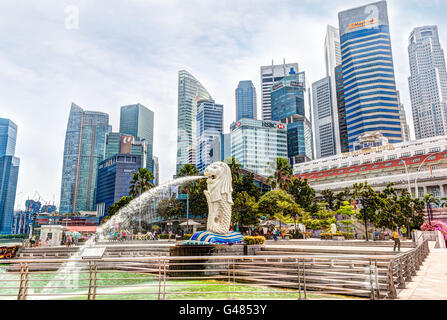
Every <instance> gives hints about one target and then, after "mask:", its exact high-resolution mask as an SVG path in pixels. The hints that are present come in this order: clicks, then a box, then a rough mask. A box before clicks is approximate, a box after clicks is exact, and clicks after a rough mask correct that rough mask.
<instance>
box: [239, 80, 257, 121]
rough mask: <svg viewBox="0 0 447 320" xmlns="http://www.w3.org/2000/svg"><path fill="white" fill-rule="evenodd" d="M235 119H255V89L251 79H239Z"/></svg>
mask: <svg viewBox="0 0 447 320" xmlns="http://www.w3.org/2000/svg"><path fill="white" fill-rule="evenodd" d="M235 93H236V121H238V120H240V119H244V118H245V119H256V89H255V86H254V85H253V82H251V80H247V81H240V82H239V85H238V86H237V88H236V90H235Z"/></svg>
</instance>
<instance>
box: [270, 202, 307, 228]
mask: <svg viewBox="0 0 447 320" xmlns="http://www.w3.org/2000/svg"><path fill="white" fill-rule="evenodd" d="M277 205H278V208H280V209H281V210H282V212H283V213H282V214H277V215H278V216H275V218H276V219H277V220H280V221H283V222H284V223H293V224H294V225H295V234H298V223H303V222H304V220H306V219H307V218H308V216H309V214H308V213H307V212H306V211H304V209H303V208H301V207H300V206H299V205H298V204H296V203H295V201H293V202H292V201H278V202H277ZM281 219H283V220H281Z"/></svg>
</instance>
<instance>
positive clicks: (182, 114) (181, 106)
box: [176, 70, 212, 172]
mask: <svg viewBox="0 0 447 320" xmlns="http://www.w3.org/2000/svg"><path fill="white" fill-rule="evenodd" d="M199 100H212V97H211V95H210V94H209V93H208V91H207V90H206V89H205V87H204V86H203V85H202V84H201V83H200V82H199V81H198V80H197V79H196V78H194V76H193V75H192V74H190V73H189V72H188V71H185V70H181V71H179V73H178V115H177V162H176V163H177V165H176V172H178V171H179V169H180V168H181V167H182V166H183V165H184V164H186V163H190V164H196V155H195V151H196V129H197V125H196V121H197V120H196V117H197V101H199Z"/></svg>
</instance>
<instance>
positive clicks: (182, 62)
mask: <svg viewBox="0 0 447 320" xmlns="http://www.w3.org/2000/svg"><path fill="white" fill-rule="evenodd" d="M263 3H264V4H266V3H268V2H263ZM367 3H368V2H365V1H352V2H349V1H345V2H336V3H335V4H330V3H328V6H327V8H325V10H324V15H323V18H322V17H321V16H318V19H315V20H318V21H313V22H312V21H310V20H312V19H310V18H306V19H305V20H304V21H302V22H301V25H302V24H305V23H308V24H309V26H310V27H309V28H308V29H309V30H312V32H308V33H311V35H309V36H307V35H305V34H304V33H303V32H301V31H300V30H299V24H297V23H296V22H294V23H292V20H293V19H295V18H296V17H293V15H288V14H285V13H282V15H280V16H275V18H276V21H274V20H275V19H269V20H268V21H267V26H266V27H265V28H261V27H260V26H259V25H256V26H255V27H254V30H253V29H252V32H253V34H254V35H253V36H251V37H250V39H252V40H251V41H249V44H250V47H249V48H248V49H247V48H243V49H241V48H239V47H237V46H236V47H234V48H236V49H237V50H235V53H230V52H228V51H224V52H223V53H224V55H227V56H228V60H233V61H231V63H232V64H233V67H232V68H231V69H232V70H230V71H225V72H223V70H224V69H225V68H228V66H229V65H230V62H228V61H227V60H226V59H227V58H225V61H224V60H223V59H224V58H222V57H216V56H213V55H212V52H214V51H213V49H211V48H209V47H208V46H207V47H206V50H205V51H206V53H203V52H202V53H200V54H199V55H200V58H201V59H198V58H194V59H193V58H192V57H191V56H187V55H186V54H185V53H182V54H181V55H179V56H178V57H173V55H167V56H166V58H164V59H163V62H162V66H161V67H160V68H159V69H157V68H155V67H152V66H150V65H148V62H147V61H143V60H141V59H136V60H135V61H132V62H128V63H127V64H126V63H124V65H125V66H126V68H125V69H123V68H118V69H116V67H114V66H113V64H112V61H111V59H112V58H118V59H117V61H125V59H123V58H122V57H121V58H120V57H119V56H118V54H115V53H111V52H110V51H109V50H107V49H108V48H106V47H101V46H100V45H99V44H98V45H96V46H92V44H93V43H94V42H95V41H94V40H95V37H94V36H92V35H91V34H90V36H89V32H90V31H91V30H90V29H91V26H90V25H89V24H88V22H87V23H85V24H84V25H83V22H82V21H88V20H87V19H84V20H83V19H81V23H80V26H79V29H78V30H72V31H70V30H66V29H65V28H64V26H63V19H64V13H63V7H62V10H59V9H60V8H56V9H58V10H59V11H60V12H61V13H60V14H61V19H60V20H61V21H62V22H61V26H60V29H61V30H59V31H58V30H56V31H55V33H61V34H63V35H64V37H66V38H67V39H66V40H64V41H62V46H61V47H62V48H64V44H65V46H67V47H68V46H69V45H71V44H72V45H79V47H80V48H87V51H89V52H95V50H97V51H96V52H97V56H96V57H95V58H96V60H95V59H93V58H92V59H89V58H87V57H82V56H81V57H79V60H78V62H79V63H80V65H81V70H80V75H77V76H75V77H74V79H73V80H71V81H67V79H66V76H65V74H67V75H68V71H69V70H70V68H69V67H67V68H65V67H60V70H59V75H60V77H59V78H58V79H59V80H61V84H60V85H59V84H54V83H53V85H52V82H50V81H49V80H45V81H44V82H43V83H41V84H40V82H38V81H37V80H39V79H40V78H41V77H42V76H43V75H45V77H47V76H48V75H49V71H48V70H51V69H52V68H53V69H54V65H53V67H52V68H48V69H46V70H44V68H42V67H33V62H32V61H29V62H27V63H18V61H17V58H16V59H11V62H8V64H7V66H8V68H6V70H7V73H6V75H3V76H2V77H4V79H7V78H6V77H10V78H12V79H13V81H12V82H13V84H12V87H13V89H14V88H16V90H19V89H21V90H22V91H23V92H24V94H23V95H16V97H15V100H17V102H15V101H13V99H12V96H11V94H9V93H8V92H6V90H5V89H2V90H3V91H2V92H3V95H2V96H3V98H2V103H1V105H2V107H0V111H1V114H0V116H2V117H5V118H9V119H11V120H12V121H14V122H15V123H17V124H18V125H19V127H20V130H21V131H20V132H21V134H20V139H19V140H18V141H17V152H16V153H17V154H20V157H21V159H22V164H21V171H20V176H19V185H18V189H17V199H16V206H17V205H19V206H21V205H22V203H23V202H24V200H26V199H27V197H28V196H31V195H32V194H33V193H34V190H36V189H37V190H38V191H39V193H41V194H42V195H43V196H44V198H45V200H47V201H53V195H55V198H54V200H55V202H56V203H57V204H58V203H59V199H58V196H59V195H58V194H59V192H60V185H59V184H60V183H59V181H61V179H60V178H61V177H60V175H61V173H62V153H63V136H64V133H65V132H64V131H65V127H66V120H67V115H68V109H69V106H70V104H71V102H72V101H75V102H77V103H79V105H81V106H82V107H83V108H85V109H86V110H92V111H98V112H104V113H108V114H109V115H110V123H111V124H112V125H113V127H114V128H118V119H119V106H122V105H128V104H130V103H134V102H137V101H138V102H141V104H143V105H146V106H149V107H150V108H152V109H153V110H154V112H155V113H156V116H157V123H155V128H154V131H155V132H154V154H155V155H157V156H159V158H160V166H161V167H160V173H161V177H160V181H166V180H168V179H169V178H170V177H172V174H174V173H175V154H176V139H177V132H176V112H177V111H176V109H177V101H176V100H177V87H176V85H177V83H176V82H177V81H176V77H177V72H178V71H179V70H182V69H185V70H188V71H189V72H191V73H192V74H193V75H194V76H195V77H197V79H198V80H199V81H200V82H201V83H202V84H203V85H204V86H205V87H206V88H207V90H209V92H210V93H211V95H212V96H213V98H214V99H215V100H216V101H217V102H219V103H221V104H223V105H224V106H226V108H225V115H224V119H225V123H224V132H225V133H227V132H228V131H229V130H228V127H229V124H230V123H231V122H232V121H233V120H234V119H235V115H234V112H235V111H234V109H235V107H234V88H235V87H236V86H237V84H238V82H239V81H240V80H244V79H250V80H252V81H253V83H254V86H255V88H256V89H257V100H258V102H259V101H261V99H260V92H261V86H260V83H259V67H260V66H262V65H268V63H269V62H270V61H271V60H272V59H274V60H275V61H277V62H279V61H282V59H283V58H285V59H286V62H298V63H299V65H300V70H306V76H307V77H308V78H309V81H308V82H309V83H310V82H312V81H313V82H314V81H317V80H319V79H321V78H323V77H324V75H325V70H324V64H323V61H324V52H323V50H322V45H323V42H324V35H325V32H326V26H327V24H331V25H334V26H337V25H338V23H337V22H338V21H337V17H336V16H337V13H338V12H339V11H340V10H345V9H349V8H351V7H355V6H360V5H364V4H367ZM213 5H215V4H213ZM411 6H412V5H411V1H410V2H408V3H407V4H398V3H396V2H394V1H388V12H389V14H390V17H389V20H390V33H391V41H392V48H393V59H394V64H395V74H396V86H397V89H398V90H399V91H400V92H401V98H402V102H403V104H404V106H405V111H406V115H407V118H408V122H409V126H410V131H411V132H412V134H411V136H412V138H413V139H414V127H413V124H412V123H411V104H410V100H409V94H408V80H407V78H408V76H409V75H410V73H409V66H408V53H407V41H408V36H409V34H410V32H411V30H412V29H414V28H416V27H419V26H423V25H438V30H439V36H440V42H441V44H443V45H445V43H446V41H445V39H446V33H447V32H446V29H445V28H444V26H443V24H442V20H441V19H440V17H438V15H437V12H432V13H431V15H429V17H430V18H420V15H417V14H415V15H411V16H412V17H413V19H412V21H408V20H406V19H407V18H405V17H404V16H405V14H404V12H406V13H407V14H408V11H405V10H404V9H407V10H410V9H411V8H410V7H411ZM309 7H312V5H309ZM402 8H404V9H402ZM82 9H83V10H82V11H81V12H83V13H81V14H85V15H89V14H90V13H89V9H91V8H85V7H82ZM224 9H228V8H224ZM419 9H420V8H419ZM58 10H55V9H52V10H50V11H51V12H52V13H54V12H53V11H56V12H57V11H58ZM128 10H132V9H128ZM161 10H164V9H163V8H162V9H161ZM210 10H211V9H210ZM244 10H248V9H247V8H246V7H245V6H243V8H242V12H244ZM411 10H414V11H416V8H413V9H411ZM305 11H306V12H307V13H309V12H311V9H306V10H305ZM435 11H436V10H435ZM411 12H413V11H411ZM256 14H259V12H258V11H256ZM235 16H238V14H235ZM87 17H88V16H87ZM292 18H293V19H292ZM284 21H285V22H286V23H287V29H290V30H292V32H295V33H296V39H299V41H300V42H301V44H300V45H299V46H294V44H291V43H290V41H287V40H286V39H285V38H281V37H280V38H279V39H276V40H273V41H274V45H273V46H270V45H269V46H268V47H269V48H265V50H261V53H260V54H253V53H254V52H255V51H256V50H258V49H259V48H264V47H263V46H262V45H261V43H260V42H259V38H261V36H268V38H269V39H273V34H274V32H273V30H274V29H275V26H276V27H277V28H279V29H282V28H283V27H281V25H282V24H283V23H284ZM402 21H403V22H404V23H402ZM219 22H221V21H220V20H219ZM156 23H159V21H156ZM222 23H223V22H222ZM405 23H406V24H405ZM401 24H403V25H401ZM161 25H164V24H163V23H161ZM49 27H50V28H56V29H57V28H58V27H57V26H49ZM223 29H224V30H225V31H228V32H230V31H232V30H233V29H232V28H231V27H228V28H223ZM21 30H22V32H23V33H24V34H25V35H30V34H31V32H30V30H28V29H27V28H22V29H21ZM401 30H403V31H401ZM216 32H217V31H216ZM205 34H207V35H212V33H208V32H205ZM220 34H226V32H223V33H220ZM80 35H83V36H84V37H86V38H87V39H89V40H90V41H86V42H82V41H80V40H79V39H78V37H79V36H80ZM239 35H240V34H236V35H235V38H236V39H237V38H238V36H239ZM52 36H53V37H54V39H49V40H48V41H49V44H48V45H49V49H50V50H49V51H50V53H51V57H53V58H55V60H56V61H57V62H58V63H60V62H61V61H62V62H63V61H64V60H65V59H64V58H61V55H62V54H63V53H61V52H54V51H55V48H54V46H52V44H54V45H55V43H56V39H59V38H58V37H57V35H52ZM6 38H7V37H6ZM74 38H76V39H74ZM310 38H312V39H310ZM176 39H177V38H176ZM226 39H231V37H229V38H228V37H227V38H224V39H221V41H222V42H223V43H226V44H228V43H229V42H228V41H226ZM136 40H137V37H130V40H129V41H134V43H139V42H137V41H136ZM189 40H191V43H192V39H189ZM189 40H187V41H189ZM402 40H403V41H402ZM53 41H54V43H53ZM213 43H214V42H213ZM303 44H305V46H306V47H308V48H310V49H311V50H303V49H302V47H303ZM229 45H230V46H232V45H234V44H231V41H230V44H229ZM217 47H219V48H221V45H217ZM271 47H273V48H271ZM300 47H301V49H300ZM43 48H44V46H39V48H38V49H39V51H40V50H43ZM232 48H233V47H232ZM75 51H76V50H75ZM305 51H312V54H310V55H309V53H306V52H305ZM120 53H121V54H122V52H120ZM176 53H178V52H177V51H176ZM9 54H12V51H8V50H7V51H6V52H4V53H3V54H2V58H5V57H8V55H9ZM135 54H137V53H135ZM234 56H239V57H240V59H236V60H234ZM18 57H20V54H19V55H18ZM99 57H104V58H105V59H104V61H100V60H98V58H99ZM196 59H197V60H201V61H196ZM112 60H113V59H112ZM313 60H315V62H314V61H313ZM2 61H5V59H2ZM248 61H250V62H249V63H247V62H248ZM47 64H49V61H45V65H47ZM92 65H93V66H95V65H96V67H95V68H94V69H96V70H100V71H102V72H103V73H104V71H105V70H106V69H107V66H109V67H111V70H114V71H113V72H114V73H116V75H120V74H121V75H124V78H125V79H126V80H129V79H130V81H128V83H126V84H123V83H124V81H122V82H120V81H117V80H107V81H104V82H100V81H99V80H101V79H106V77H104V76H102V75H99V72H98V74H94V72H91V71H88V69H89V68H91V67H88V66H92ZM58 66H60V64H56V67H58ZM137 68H141V69H142V70H141V71H138V72H133V71H135V70H137ZM154 68H155V69H154ZM228 69H230V68H228ZM154 71H155V72H154ZM19 72H22V75H24V76H23V77H22V79H21V80H20V79H15V78H14V77H18V74H19ZM90 76H91V77H92V79H94V80H89V81H86V82H85V81H84V82H83V81H82V80H85V79H87V78H89V77H90ZM47 78H48V77H47ZM110 79H113V77H111V78H110ZM91 81H94V82H98V85H97V86H96V89H97V91H98V92H94V91H95V90H93V88H88V83H90V84H91ZM5 83H10V82H5ZM62 84H63V86H64V87H62ZM40 86H47V87H51V88H53V89H52V91H54V93H51V94H50V93H49V92H48V91H49V90H48V89H43V90H42V91H43V92H42V97H40V92H39V90H38V88H40ZM93 87H94V86H93ZM148 88H149V90H148ZM152 88H157V90H158V92H156V91H155V90H152ZM151 90H152V91H151ZM10 96H11V98H9V97H10ZM33 99H34V100H33ZM41 100H42V101H41ZM18 102H21V103H20V104H18ZM26 102H29V103H26ZM36 102H37V103H36ZM19 105H20V108H19V107H18V106H19ZM30 105H32V106H33V107H32V108H31V107H30ZM260 107H261V106H260V103H258V109H257V114H258V115H260V114H262V111H261V109H260ZM50 108H51V109H50ZM37 109H39V110H40V111H39V112H36V110H37ZM115 109H118V110H115ZM53 110H54V111H53ZM158 119H160V120H159V121H158ZM162 141H166V142H169V143H161V142H162ZM44 177H48V180H50V181H52V183H51V185H48V186H46V184H47V183H41V182H42V181H46V180H47V179H46V178H45V179H44Z"/></svg>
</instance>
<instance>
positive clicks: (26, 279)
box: [23, 263, 29, 300]
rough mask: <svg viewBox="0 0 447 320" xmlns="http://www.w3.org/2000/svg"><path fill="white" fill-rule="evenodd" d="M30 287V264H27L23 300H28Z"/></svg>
mask: <svg viewBox="0 0 447 320" xmlns="http://www.w3.org/2000/svg"><path fill="white" fill-rule="evenodd" d="M28 285H29V268H28V263H25V288H24V290H23V300H26V297H27V296H28Z"/></svg>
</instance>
